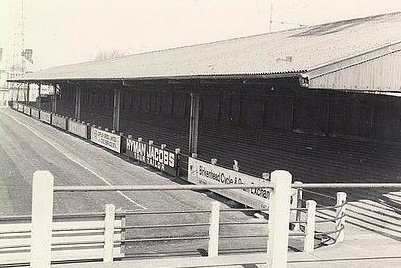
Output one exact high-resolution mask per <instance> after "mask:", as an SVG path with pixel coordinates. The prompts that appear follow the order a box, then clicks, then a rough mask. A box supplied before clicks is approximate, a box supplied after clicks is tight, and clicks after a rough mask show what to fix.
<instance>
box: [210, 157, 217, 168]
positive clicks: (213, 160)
mask: <svg viewBox="0 0 401 268" xmlns="http://www.w3.org/2000/svg"><path fill="white" fill-rule="evenodd" d="M210 163H211V164H212V165H213V166H215V165H216V164H217V158H212V159H210Z"/></svg>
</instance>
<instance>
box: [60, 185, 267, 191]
mask: <svg viewBox="0 0 401 268" xmlns="http://www.w3.org/2000/svg"><path fill="white" fill-rule="evenodd" d="M274 187H275V185H274V184H273V183H265V184H260V185H258V184H252V185H249V184H227V185H120V186H55V187H54V189H53V191H54V192H103V191H109V192H110V191H182V190H211V189H217V190H220V189H255V188H270V189H273V188H274Z"/></svg>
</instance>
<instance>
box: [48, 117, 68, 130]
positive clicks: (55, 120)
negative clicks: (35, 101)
mask: <svg viewBox="0 0 401 268" xmlns="http://www.w3.org/2000/svg"><path fill="white" fill-rule="evenodd" d="M52 125H53V126H56V127H58V128H61V129H64V130H67V118H65V117H63V116H61V115H57V114H53V116H52Z"/></svg>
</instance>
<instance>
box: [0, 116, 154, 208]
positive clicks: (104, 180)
mask: <svg viewBox="0 0 401 268" xmlns="http://www.w3.org/2000/svg"><path fill="white" fill-rule="evenodd" d="M1 113H3V114H5V115H7V116H8V117H10V118H11V119H13V120H14V121H15V122H17V123H18V124H20V125H22V126H24V127H25V128H27V129H28V130H29V131H31V132H32V133H33V134H35V135H36V136H37V137H38V138H40V139H42V140H44V141H45V142H47V143H48V144H49V145H50V146H52V147H53V148H54V149H56V150H57V151H58V152H60V153H61V154H62V155H64V156H65V157H66V158H68V159H69V160H71V161H72V162H74V163H76V164H77V165H79V166H80V167H82V168H84V169H85V170H87V171H88V172H90V173H92V174H93V175H95V176H96V177H98V178H99V179H101V180H102V181H103V182H104V183H105V184H107V185H108V186H113V185H112V184H111V183H110V182H108V181H107V180H106V179H105V178H103V177H102V176H100V175H99V174H97V173H96V172H95V171H93V170H91V169H89V168H87V167H86V166H84V165H83V164H81V163H79V162H78V161H77V160H75V159H73V158H72V157H71V156H69V155H67V154H66V153H64V152H63V151H61V150H60V149H58V148H57V147H56V145H54V144H53V143H52V142H50V141H49V140H48V139H46V138H44V137H43V136H39V135H38V134H37V133H36V131H35V130H34V129H32V128H31V127H29V126H27V125H25V124H24V123H22V122H20V121H19V120H18V119H16V118H15V117H14V116H11V115H9V114H6V113H4V112H3V111H1ZM117 193H119V194H120V195H121V196H122V197H124V198H125V199H127V200H128V201H130V202H131V203H133V204H134V205H136V206H138V207H140V208H142V209H147V208H146V207H145V206H143V205H141V204H139V203H138V202H135V201H134V200H132V199H131V198H130V197H128V196H127V195H125V194H124V193H122V192H121V191H117Z"/></svg>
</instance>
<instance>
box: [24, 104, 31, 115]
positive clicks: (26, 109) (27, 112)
mask: <svg viewBox="0 0 401 268" xmlns="http://www.w3.org/2000/svg"><path fill="white" fill-rule="evenodd" d="M24 114H27V115H31V108H29V107H28V106H24Z"/></svg>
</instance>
